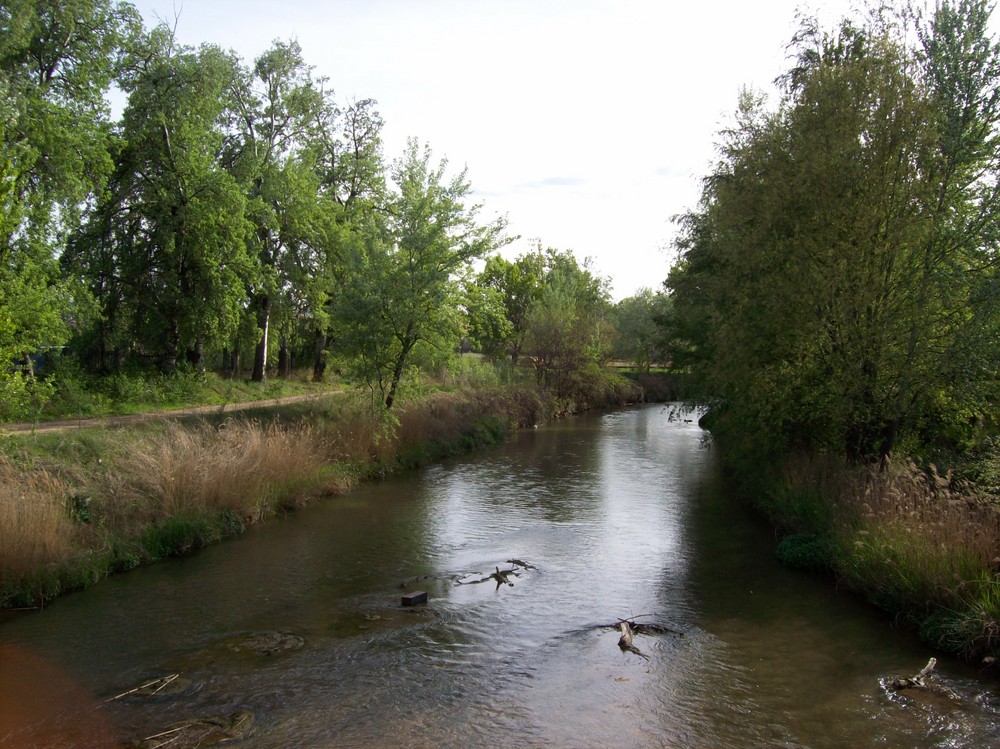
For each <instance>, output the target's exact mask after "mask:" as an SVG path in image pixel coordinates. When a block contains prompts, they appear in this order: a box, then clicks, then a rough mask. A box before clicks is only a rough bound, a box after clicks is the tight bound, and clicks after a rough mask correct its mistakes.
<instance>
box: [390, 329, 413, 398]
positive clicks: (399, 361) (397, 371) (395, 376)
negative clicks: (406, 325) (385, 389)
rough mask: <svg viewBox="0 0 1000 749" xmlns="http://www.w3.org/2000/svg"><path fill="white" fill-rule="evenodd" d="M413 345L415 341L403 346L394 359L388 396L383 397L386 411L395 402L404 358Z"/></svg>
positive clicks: (401, 376)
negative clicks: (394, 364)
mask: <svg viewBox="0 0 1000 749" xmlns="http://www.w3.org/2000/svg"><path fill="white" fill-rule="evenodd" d="M407 333H409V330H407ZM414 343H416V341H410V342H409V343H405V344H403V348H402V349H401V350H400V352H399V356H398V357H397V358H396V366H395V367H394V368H393V370H392V382H391V383H390V384H389V394H388V395H387V396H386V397H385V410H386V411H388V410H389V409H391V408H392V404H393V403H394V402H395V401H396V390H397V389H398V388H399V381H400V380H401V379H403V367H404V366H405V365H406V357H407V356H409V354H410V349H411V348H413V344H414Z"/></svg>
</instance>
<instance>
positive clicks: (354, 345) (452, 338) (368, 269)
mask: <svg viewBox="0 0 1000 749" xmlns="http://www.w3.org/2000/svg"><path fill="white" fill-rule="evenodd" d="M446 171H447V161H445V160H442V161H440V162H438V163H437V164H434V163H433V162H432V154H431V151H430V148H428V147H426V146H425V147H421V146H420V144H419V143H418V142H417V141H416V140H415V139H411V140H410V142H409V144H408V146H407V149H406V152H405V153H404V155H403V156H402V158H400V159H399V160H397V161H396V162H395V163H394V164H393V167H392V170H391V174H392V179H393V182H394V185H395V194H394V195H393V196H392V197H391V198H390V200H389V206H388V208H389V210H388V214H387V216H385V217H384V219H380V218H379V217H377V216H373V217H371V218H370V219H369V221H368V224H367V229H366V231H365V232H364V235H363V237H364V241H363V242H358V243H357V246H356V247H355V248H354V251H353V253H352V255H351V257H350V258H349V259H348V263H347V268H346V269H345V273H344V276H343V284H342V286H341V288H340V289H339V290H338V293H337V295H336V298H335V300H334V308H335V315H334V317H335V320H336V324H337V330H336V335H337V340H336V347H337V349H338V351H339V352H340V353H341V354H342V355H344V356H345V357H347V358H348V359H349V361H351V362H352V363H353V365H354V369H355V372H356V373H357V375H358V376H359V377H360V378H361V379H362V380H363V381H364V382H365V383H366V384H367V385H368V387H369V388H371V390H372V392H373V393H376V394H377V395H378V397H379V399H380V400H381V402H382V404H383V405H384V407H385V408H386V409H391V408H392V405H393V403H394V402H395V400H396V395H397V392H398V389H399V385H400V382H401V380H402V378H403V375H404V372H405V371H406V368H407V366H408V365H409V363H410V362H411V361H412V359H413V357H414V356H415V355H416V354H418V353H419V352H420V349H424V350H437V351H438V352H450V351H451V350H452V348H453V347H454V346H455V344H456V343H457V341H458V337H459V334H460V329H461V328H460V325H461V321H460V319H459V317H458V313H457V310H458V305H459V303H460V301H461V300H460V288H459V285H458V279H459V276H460V275H461V274H462V273H463V272H464V271H466V270H467V268H468V267H469V265H470V264H471V263H472V262H473V261H474V260H476V259H478V258H481V257H484V256H485V255H487V254H488V253H489V252H491V251H493V250H494V249H496V248H498V247H499V246H501V245H502V244H504V243H505V242H506V241H507V240H506V238H505V236H504V233H503V232H504V227H505V224H506V222H505V221H504V220H503V219H496V220H494V221H492V222H489V223H486V224H482V223H479V221H478V219H477V214H478V212H479V209H480V206H479V205H476V204H472V203H470V201H469V197H470V193H471V186H470V184H469V182H468V181H467V180H466V175H465V172H464V171H462V172H460V173H459V174H457V175H455V176H454V177H451V178H449V177H447V176H446Z"/></svg>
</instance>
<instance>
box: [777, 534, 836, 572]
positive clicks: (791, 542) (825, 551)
mask: <svg viewBox="0 0 1000 749" xmlns="http://www.w3.org/2000/svg"><path fill="white" fill-rule="evenodd" d="M834 552H835V549H834V546H833V544H831V543H830V541H829V540H828V539H826V538H823V537H822V536H817V535H816V534H814V533H793V534H792V535H790V536H786V537H785V538H783V539H782V540H781V543H779V544H778V549H777V555H778V559H779V560H780V561H781V563H782V564H784V565H785V566H786V567H791V568H793V569H797V570H811V571H817V572H818V571H825V570H831V569H833V566H834Z"/></svg>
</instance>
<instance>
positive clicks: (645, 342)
mask: <svg viewBox="0 0 1000 749" xmlns="http://www.w3.org/2000/svg"><path fill="white" fill-rule="evenodd" d="M669 311H670V297H668V296H667V295H666V294H663V293H654V292H653V291H652V290H651V289H640V290H639V291H638V292H636V293H635V294H634V295H633V296H630V297H626V298H625V299H622V300H621V301H620V302H618V304H616V305H615V306H614V307H613V308H612V311H611V319H612V324H613V325H614V328H615V338H614V347H613V355H614V356H615V357H616V358H618V359H621V360H623V361H627V362H632V363H633V364H635V366H636V367H637V368H638V369H639V370H640V371H642V372H648V371H649V368H650V366H651V365H653V364H654V363H663V362H665V361H666V354H665V346H664V340H663V332H662V331H663V324H664V321H665V320H666V319H667V317H668V315H669Z"/></svg>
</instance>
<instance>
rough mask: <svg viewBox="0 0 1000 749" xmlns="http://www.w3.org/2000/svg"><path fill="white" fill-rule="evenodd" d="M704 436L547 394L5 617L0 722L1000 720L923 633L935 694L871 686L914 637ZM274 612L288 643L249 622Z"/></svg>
mask: <svg viewBox="0 0 1000 749" xmlns="http://www.w3.org/2000/svg"><path fill="white" fill-rule="evenodd" d="M703 436H704V434H703V432H702V431H701V430H700V429H699V428H698V426H697V424H696V423H695V420H694V419H693V417H691V416H689V417H687V418H685V417H684V415H683V414H678V412H676V411H674V410H672V409H670V408H666V407H663V406H645V407H637V408H633V409H627V410H623V411H619V412H615V413H609V414H604V415H590V416H583V417H579V418H574V419H570V420H566V421H563V422H560V423H558V424H554V425H551V426H547V427H544V428H540V429H536V430H531V431H529V432H526V433H524V434H522V435H520V436H519V437H518V438H517V439H515V440H513V441H511V442H510V443H508V444H506V445H503V446H501V447H498V448H494V449H491V450H489V451H486V452H482V453H480V454H477V455H474V456H470V457H467V458H463V459H458V460H452V461H449V462H447V463H444V464H441V465H437V466H433V467H431V468H428V469H426V470H423V471H420V472H417V473H414V474H410V475H408V476H405V477H400V478H397V479H393V480H389V481H385V482H382V483H378V484H373V485H369V486H365V487H362V488H360V489H358V490H356V491H355V492H353V493H351V494H350V495H348V496H346V497H342V498H338V499H335V500H331V501H328V502H324V503H322V504H319V505H317V506H314V507H312V508H309V509H307V510H305V511H301V512H297V513H295V514H292V515H290V516H289V517H287V518H285V519H283V520H281V521H280V522H275V523H271V524H268V525H266V526H264V527H259V528H256V529H253V530H252V531H250V532H248V533H247V534H246V535H244V536H242V537H240V538H238V539H235V540H232V541H230V542H227V543H224V544H221V545H219V546H216V547H213V548H210V549H206V550H203V551H202V552H200V553H198V554H197V555H195V556H193V557H191V558H188V559H183V560H177V561H172V562H168V563H163V564H160V565H156V566H153V567H150V568H147V569H142V570H138V571H135V572H132V573H129V574H128V575H122V576H118V577H115V578H112V579H109V580H106V581H104V582H102V583H101V584H99V585H97V586H95V587H94V588H92V589H90V590H87V591H84V592H82V593H78V594H73V595H71V596H67V597H65V598H64V599H62V600H59V601H58V602H56V603H55V604H54V605H51V606H50V607H49V608H47V609H46V610H45V611H44V612H41V613H37V614H29V615H25V616H21V617H18V618H16V619H14V620H12V621H8V622H7V623H5V624H3V625H0V749H7V748H8V747H28V746H38V747H74V746H78V747H89V746H116V745H126V744H128V743H129V742H135V741H137V740H139V739H142V738H145V737H149V736H152V735H154V734H157V733H159V732H161V731H163V730H164V729H165V727H167V726H169V725H170V724H172V723H174V722H175V721H178V720H182V719H186V718H194V717H200V716H212V715H225V714H230V713H234V712H237V711H249V712H252V713H253V715H254V728H253V730H252V732H251V733H250V735H249V736H247V737H246V738H244V739H243V741H241V742H240V743H238V744H236V745H237V746H241V747H242V746H245V747H402V746H405V747H469V746H486V747H534V746H546V747H698V748H702V747H704V748H706V749H707V748H710V747H711V748H717V747H740V748H743V747H783V748H785V747H862V746H884V747H918V748H919V747H976V748H977V749H978V748H982V747H989V746H994V747H1000V693H998V691H997V687H996V681H988V680H987V681H983V680H981V679H980V678H979V677H978V674H977V673H976V672H975V671H974V670H972V669H970V668H968V667H965V666H962V665H961V664H958V663H955V662H954V661H949V660H948V659H944V658H942V659H941V662H940V663H939V666H938V672H937V673H938V676H937V683H939V684H940V685H942V686H944V687H946V688H947V689H949V690H951V692H953V694H954V698H953V699H949V698H934V699H925V698H921V697H920V696H919V695H918V698H916V699H914V698H911V697H905V696H904V697H900V696H897V695H894V694H892V693H891V692H888V691H887V690H886V689H885V688H884V687H883V684H884V679H885V677H888V676H892V675H910V674H913V673H915V672H916V671H918V670H919V669H920V668H921V667H922V666H923V665H924V664H925V663H926V661H927V658H928V656H929V655H931V654H930V653H928V652H927V651H926V649H925V648H923V647H922V646H921V645H920V644H919V643H918V642H917V641H916V640H915V639H914V638H913V637H912V635H910V634H908V633H906V632H903V631H898V630H897V629H895V628H893V627H892V626H891V622H889V621H887V620H886V618H885V617H884V616H882V615H880V614H878V613H876V612H874V611H872V610H871V609H870V608H868V607H867V606H865V605H863V604H862V603H860V602H859V601H857V600H855V599H854V598H852V597H851V596H849V595H846V594H844V593H841V592H838V591H836V590H835V589H833V587H832V586H831V584H830V583H829V582H828V581H826V580H819V579H816V578H813V577H810V576H808V575H803V574H800V573H796V572H792V571H789V570H786V569H783V568H781V567H780V566H778V565H777V564H776V562H775V561H774V556H773V547H774V542H773V538H772V535H771V534H770V533H769V531H768V530H767V529H766V528H765V527H764V526H762V525H761V524H759V523H758V522H756V520H755V519H754V518H752V517H751V516H750V515H749V513H748V512H747V511H746V510H745V509H744V508H743V507H742V505H741V504H740V503H739V502H738V501H737V500H736V499H735V498H734V497H733V496H732V495H731V493H730V492H729V491H727V489H726V485H725V483H724V482H723V481H722V480H721V478H720V475H719V471H718V466H717V464H716V456H715V454H714V453H713V451H712V450H711V449H707V448H706V447H704V446H703V444H702V442H703ZM508 560H519V561H520V562H524V563H525V564H526V565H530V567H522V566H519V565H514V564H512V563H511V562H509V561H508ZM497 568H500V569H511V568H515V569H516V570H517V572H518V573H519V574H518V575H517V576H515V575H513V574H512V575H511V576H510V579H511V581H512V582H513V583H514V584H513V585H512V586H508V585H500V586H498V585H497V584H496V582H495V581H494V580H493V579H487V580H486V582H476V581H478V580H482V579H483V578H485V577H487V576H488V575H489V574H490V573H492V572H494V571H495V570H496V569H497ZM413 591H426V592H427V593H428V595H429V602H428V603H427V604H426V605H423V606H416V607H409V608H403V607H402V606H401V605H400V602H401V596H402V595H403V594H406V593H408V592H413ZM628 617H636V619H635V620H636V621H637V622H641V623H648V624H653V625H657V629H658V631H657V632H653V633H640V634H638V635H637V636H636V638H635V644H636V646H637V647H638V648H639V649H640V650H641V651H642V652H643V653H644V654H645V656H647V657H646V658H643V657H641V656H639V655H636V654H633V653H628V652H623V651H621V650H620V649H619V648H618V647H617V642H618V632H617V631H616V630H615V629H613V628H612V627H611V626H608V625H614V624H615V623H616V622H617V621H618V620H619V619H620V618H628ZM268 632H277V633H285V634H289V635H294V636H295V638H301V643H302V646H301V647H300V648H298V649H295V650H291V651H288V652H276V653H272V654H271V655H261V654H258V653H256V652H254V651H248V650H246V649H241V648H240V643H242V642H243V641H244V640H245V638H247V637H250V636H253V635H255V634H258V633H268ZM294 642H296V643H297V642H299V640H298V639H295V640H294ZM173 673H179V674H181V675H182V676H183V677H184V678H185V679H187V680H190V685H189V686H188V687H187V688H186V689H185V690H183V691H182V692H181V693H180V694H177V695H167V696H162V695H157V696H156V697H153V698H149V699H140V698H132V697H125V698H123V699H119V700H114V701H110V702H108V701H106V700H107V699H108V698H109V697H113V696H116V695H118V694H120V693H122V692H124V691H127V690H128V689H130V688H131V687H134V686H136V685H138V684H141V683H143V681H144V680H150V679H154V678H157V677H160V676H165V675H168V674H173ZM167 738H169V734H168V735H167ZM164 746H165V747H169V746H171V744H169V743H166V744H164Z"/></svg>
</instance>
